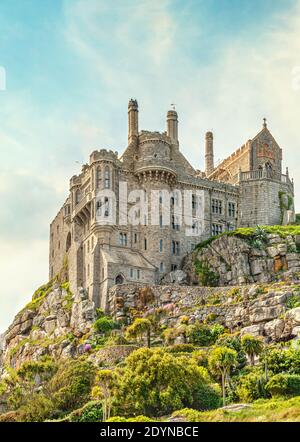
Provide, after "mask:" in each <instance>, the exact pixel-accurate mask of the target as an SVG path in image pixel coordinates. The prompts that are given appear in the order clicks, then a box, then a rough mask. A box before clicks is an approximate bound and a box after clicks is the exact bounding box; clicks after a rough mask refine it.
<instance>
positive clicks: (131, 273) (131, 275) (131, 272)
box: [130, 269, 133, 278]
mask: <svg viewBox="0 0 300 442" xmlns="http://www.w3.org/2000/svg"><path fill="white" fill-rule="evenodd" d="M130 278H133V269H130Z"/></svg>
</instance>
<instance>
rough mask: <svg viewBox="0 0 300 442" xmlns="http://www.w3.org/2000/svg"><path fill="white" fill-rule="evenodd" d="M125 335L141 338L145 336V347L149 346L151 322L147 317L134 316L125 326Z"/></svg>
mask: <svg viewBox="0 0 300 442" xmlns="http://www.w3.org/2000/svg"><path fill="white" fill-rule="evenodd" d="M126 336H127V337H128V338H129V339H137V338H138V337H140V338H143V337H144V336H146V340H147V347H148V348H150V346H151V322H150V321H149V319H144V318H136V319H135V320H134V322H133V323H132V324H131V325H130V326H129V327H128V328H127V330H126Z"/></svg>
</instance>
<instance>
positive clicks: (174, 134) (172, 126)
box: [167, 109, 178, 145]
mask: <svg viewBox="0 0 300 442" xmlns="http://www.w3.org/2000/svg"><path fill="white" fill-rule="evenodd" d="M167 134H168V136H169V137H170V138H171V140H172V144H177V145H178V115H177V112H176V110H175V109H172V110H169V111H168V113H167Z"/></svg>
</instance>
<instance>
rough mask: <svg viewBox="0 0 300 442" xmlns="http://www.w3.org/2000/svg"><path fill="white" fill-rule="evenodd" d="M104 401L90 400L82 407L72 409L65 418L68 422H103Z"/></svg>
mask: <svg viewBox="0 0 300 442" xmlns="http://www.w3.org/2000/svg"><path fill="white" fill-rule="evenodd" d="M102 416H103V415H102V402H100V401H90V402H88V403H87V404H85V405H84V406H83V407H82V408H79V409H78V410H74V411H72V412H71V413H70V414H69V415H68V416H67V417H66V418H65V419H64V420H65V421H67V422H101V421H102Z"/></svg>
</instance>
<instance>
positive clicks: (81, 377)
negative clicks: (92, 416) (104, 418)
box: [46, 359, 95, 412]
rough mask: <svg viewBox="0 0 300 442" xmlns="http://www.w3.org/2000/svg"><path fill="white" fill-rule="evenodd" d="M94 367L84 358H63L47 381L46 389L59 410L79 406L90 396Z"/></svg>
mask: <svg viewBox="0 0 300 442" xmlns="http://www.w3.org/2000/svg"><path fill="white" fill-rule="evenodd" d="M94 378H95V368H94V367H93V365H92V364H91V363H90V362H88V361H85V360H84V359H67V360H63V361H62V362H61V363H60V364H59V367H58V370H57V372H56V373H55V375H54V376H53V378H52V379H50V381H49V382H48V384H47V386H46V390H47V392H48V393H49V395H50V397H52V399H53V402H54V404H55V406H56V408H58V409H59V410H62V411H64V412H66V411H71V410H73V409H75V408H79V407H81V406H82V405H83V404H84V403H86V402H87V401H88V400H89V398H90V392H91V388H92V385H93V381H94Z"/></svg>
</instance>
